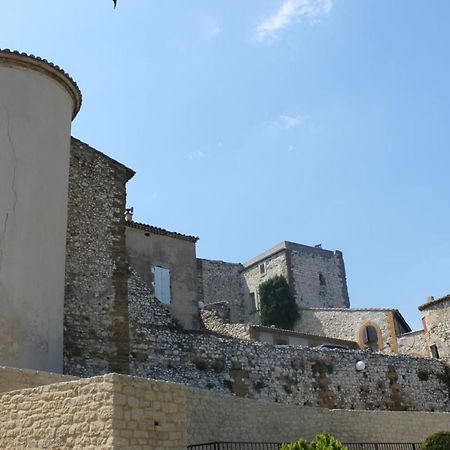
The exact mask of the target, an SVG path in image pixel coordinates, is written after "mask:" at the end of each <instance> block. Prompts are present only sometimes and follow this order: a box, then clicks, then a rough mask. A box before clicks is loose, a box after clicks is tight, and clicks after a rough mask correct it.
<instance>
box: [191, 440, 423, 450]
mask: <svg viewBox="0 0 450 450" xmlns="http://www.w3.org/2000/svg"><path fill="white" fill-rule="evenodd" d="M282 445H283V444H282V443H280V442H209V443H207V444H198V445H189V446H188V449H189V450H279V449H280V448H281V446H282ZM344 445H345V446H346V447H347V448H348V450H419V449H420V444H418V443H369V442H352V443H348V444H344Z"/></svg>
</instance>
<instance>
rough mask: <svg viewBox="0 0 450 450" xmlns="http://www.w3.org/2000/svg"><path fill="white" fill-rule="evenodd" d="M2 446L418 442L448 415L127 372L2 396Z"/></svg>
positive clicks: (138, 448) (449, 424) (177, 449)
mask: <svg viewBox="0 0 450 450" xmlns="http://www.w3.org/2000/svg"><path fill="white" fill-rule="evenodd" d="M0 411H1V413H2V420H1V421H0V448H17V449H20V448H48V449H57V448H67V449H71V448H83V449H92V450H93V449H105V450H106V449H121V450H124V449H133V450H144V449H148V450H154V449H167V450H182V449H183V450H184V449H185V448H186V446H187V445H188V444H201V443H206V442H213V441H272V442H283V441H288V440H296V439H298V437H299V436H300V435H301V436H304V437H307V438H312V437H313V436H314V435H315V434H316V433H319V432H322V431H327V432H329V433H332V434H334V435H336V436H337V437H338V438H339V439H341V440H342V441H345V442H420V441H422V440H423V439H424V438H425V437H427V436H428V435H430V434H432V433H434V432H437V431H444V430H448V431H450V414H448V413H437V412H434V413H424V412H387V411H359V410H352V411H351V410H336V409H334V410H330V409H324V408H311V407H299V406H295V405H282V404H275V403H265V402H261V401H254V400H248V399H241V398H237V397H233V396H224V395H218V394H214V393H211V392H206V391H204V390H199V389H193V388H189V387H186V386H183V385H179V384H174V383H166V382H161V381H155V380H146V379H143V378H136V377H129V376H124V375H117V374H109V375H104V376H101V377H95V378H90V379H83V380H77V381H71V382H62V383H57V384H52V385H48V386H42V387H38V388H34V389H24V390H18V391H14V392H8V393H4V394H2V395H0Z"/></svg>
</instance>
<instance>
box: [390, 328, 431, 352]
mask: <svg viewBox="0 0 450 450" xmlns="http://www.w3.org/2000/svg"><path fill="white" fill-rule="evenodd" d="M397 342H398V352H399V353H400V354H401V355H411V356H422V357H427V356H430V354H429V351H428V344H427V341H426V337H425V333H424V332H423V330H418V331H412V332H411V333H406V334H402V335H401V336H398V337H397Z"/></svg>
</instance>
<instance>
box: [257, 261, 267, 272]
mask: <svg viewBox="0 0 450 450" xmlns="http://www.w3.org/2000/svg"><path fill="white" fill-rule="evenodd" d="M265 273H266V263H265V262H263V263H261V264H260V265H259V274H260V275H264V274H265Z"/></svg>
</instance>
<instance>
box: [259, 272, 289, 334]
mask: <svg viewBox="0 0 450 450" xmlns="http://www.w3.org/2000/svg"><path fill="white" fill-rule="evenodd" d="M259 297H260V300H261V323H262V325H265V326H271V325H275V326H276V327H278V328H286V329H291V328H292V326H293V325H294V323H295V321H296V320H297V318H298V306H297V303H296V302H295V298H294V296H293V295H292V292H291V290H290V289H289V285H288V283H287V281H286V278H284V277H283V276H281V275H276V276H274V277H272V278H270V279H269V280H267V281H264V282H263V283H261V284H260V286H259Z"/></svg>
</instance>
